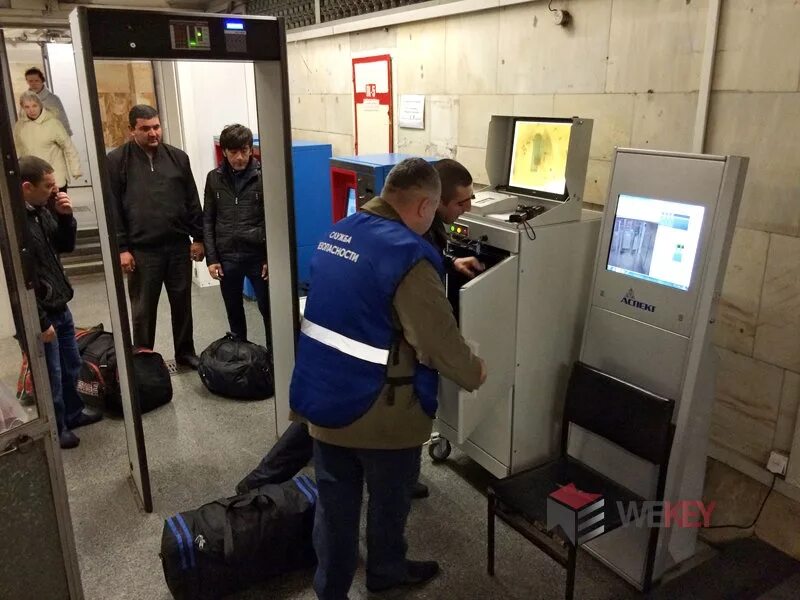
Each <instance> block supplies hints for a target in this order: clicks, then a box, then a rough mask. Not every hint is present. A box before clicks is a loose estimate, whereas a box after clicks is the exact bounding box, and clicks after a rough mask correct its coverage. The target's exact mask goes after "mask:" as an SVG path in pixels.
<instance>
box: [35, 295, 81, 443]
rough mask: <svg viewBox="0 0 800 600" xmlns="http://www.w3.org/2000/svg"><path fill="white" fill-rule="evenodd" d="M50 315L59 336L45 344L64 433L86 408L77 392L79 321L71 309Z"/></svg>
mask: <svg viewBox="0 0 800 600" xmlns="http://www.w3.org/2000/svg"><path fill="white" fill-rule="evenodd" d="M47 316H48V318H49V319H50V322H51V323H52V324H53V328H54V329H55V330H56V339H54V340H53V341H52V342H49V343H47V344H45V345H44V355H45V359H46V360H47V373H48V375H49V376H50V391H51V392H52V394H53V406H54V407H55V411H56V423H57V424H58V433H59V434H60V433H61V432H62V431H64V430H65V429H70V428H71V424H72V423H74V422H75V420H76V419H77V418H78V417H79V416H80V414H81V411H83V400H81V397H80V396H79V395H78V391H77V385H78V373H79V372H80V370H81V355H80V352H78V342H77V341H76V340H75V323H73V321H72V313H71V312H70V311H69V308H67V309H65V310H64V312H61V313H57V314H49V315H47Z"/></svg>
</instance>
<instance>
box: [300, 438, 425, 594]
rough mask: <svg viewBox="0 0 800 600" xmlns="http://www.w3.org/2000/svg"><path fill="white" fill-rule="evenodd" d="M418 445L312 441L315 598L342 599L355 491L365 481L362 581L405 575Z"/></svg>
mask: <svg viewBox="0 0 800 600" xmlns="http://www.w3.org/2000/svg"><path fill="white" fill-rule="evenodd" d="M419 464H420V448H409V449H406V450H359V449H353V448H343V447H341V446H332V445H330V444H324V443H322V442H319V441H316V440H315V441H314V467H315V471H316V477H317V487H318V489H319V502H318V504H317V510H316V516H315V521H314V549H315V550H316V552H317V560H318V564H317V572H316V574H315V576H314V590H315V591H316V593H317V597H318V598H320V600H346V598H347V593H348V591H349V590H350V585H351V584H352V582H353V576H354V575H355V571H356V564H357V562H358V534H359V522H360V515H361V495H362V491H363V485H364V481H365V480H366V482H367V490H368V492H369V502H368V507H367V585H370V586H378V585H382V584H392V583H396V582H398V581H400V580H402V579H403V578H404V577H405V575H406V550H407V546H406V541H405V527H406V519H407V518H408V513H409V510H410V508H411V486H412V485H413V484H414V482H415V481H416V480H417V477H418V476H419Z"/></svg>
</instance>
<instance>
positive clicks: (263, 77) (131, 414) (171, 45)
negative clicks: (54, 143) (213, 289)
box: [70, 7, 299, 512]
mask: <svg viewBox="0 0 800 600" xmlns="http://www.w3.org/2000/svg"><path fill="white" fill-rule="evenodd" d="M70 28H71V30H72V43H73V46H74V49H75V62H76V66H77V72H78V86H79V89H80V94H81V104H82V106H83V119H84V125H85V128H86V131H87V132H92V133H93V135H94V137H93V143H92V142H91V141H89V143H88V152H89V168H90V170H91V174H92V180H93V181H99V182H100V186H101V190H102V193H101V194H100V195H99V196H96V199H95V201H96V203H97V226H98V229H99V232H100V240H101V247H102V253H103V265H104V269H105V275H106V287H107V290H108V301H109V305H110V307H111V323H112V327H113V330H114V344H115V349H116V353H117V367H118V370H119V380H120V388H121V393H122V407H123V412H124V417H125V431H126V435H127V441H128V455H129V457H130V469H131V476H132V477H133V481H134V482H135V484H136V488H137V490H138V492H139V495H140V497H141V500H142V505H143V506H144V509H145V510H146V511H148V512H150V511H152V510H153V501H152V495H151V491H150V480H149V472H148V467H147V454H146V450H145V439H144V430H143V428H142V418H141V412H140V410H139V403H138V402H137V400H136V397H135V386H134V381H133V372H132V369H131V365H132V360H131V359H132V352H131V332H130V327H129V320H128V305H127V302H126V299H125V287H124V283H123V275H122V270H121V267H120V262H119V247H118V244H117V239H116V231H115V227H113V223H114V212H113V207H112V203H111V201H110V200H111V186H110V182H109V177H108V172H107V168H106V152H105V144H104V142H103V127H102V123H101V120H100V103H99V100H98V94H97V81H96V75H95V68H94V61H95V60H115V59H116V60H154V61H158V60H169V61H174V60H181V61H183V60H200V61H228V62H252V63H253V65H254V71H255V86H256V103H257V115H258V137H259V139H260V140H261V156H262V173H263V178H264V181H266V182H269V186H270V193H269V194H268V195H266V196H267V197H268V198H269V201H266V202H265V211H266V212H265V216H266V233H267V254H268V257H269V258H268V261H269V277H270V286H269V289H270V305H271V318H272V339H273V348H274V349H276V350H277V352H275V356H274V375H275V417H276V423H277V426H278V430H279V431H281V430H282V429H283V428H284V427H285V425H286V423H287V422H288V415H289V380H290V378H291V374H292V369H293V368H294V353H295V352H294V351H295V340H296V338H297V334H298V324H299V311H298V299H297V285H296V282H297V273H296V267H295V257H294V253H295V251H294V248H295V239H294V238H295V233H294V208H293V204H292V197H293V191H292V165H291V156H292V152H291V127H290V125H289V89H288V75H287V66H286V30H285V27H284V24H283V22H282V21H279V20H278V19H276V18H274V17H250V16H247V17H245V16H241V15H210V14H204V13H192V12H163V11H141V10H135V11H134V10H121V9H100V8H97V9H95V8H88V7H80V8H76V9H75V10H74V11H73V12H72V14H71V15H70Z"/></svg>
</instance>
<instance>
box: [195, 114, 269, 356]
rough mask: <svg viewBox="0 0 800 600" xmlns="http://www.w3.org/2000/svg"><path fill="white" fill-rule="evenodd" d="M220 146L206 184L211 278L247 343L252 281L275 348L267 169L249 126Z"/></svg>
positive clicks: (232, 128)
mask: <svg viewBox="0 0 800 600" xmlns="http://www.w3.org/2000/svg"><path fill="white" fill-rule="evenodd" d="M219 145H220V147H221V148H222V153H223V155H224V159H223V161H222V164H221V165H220V166H219V168H217V169H214V170H213V171H211V172H209V174H208V177H207V178H206V188H205V195H204V198H205V199H204V202H203V229H204V239H205V246H206V258H207V262H208V272H209V273H210V274H211V277H213V278H214V279H217V280H218V281H219V286H220V291H221V292H222V299H223V301H224V302H225V312H226V313H227V314H228V324H229V325H230V330H231V332H232V333H234V334H236V335H237V336H239V337H240V338H241V339H243V340H246V339H247V321H246V319H245V314H244V304H243V286H244V278H245V277H247V278H248V279H249V280H250V283H251V284H252V286H253V290H254V291H255V294H256V300H257V301H258V310H259V311H260V312H261V316H262V317H263V319H264V330H265V332H266V344H267V346H268V347H271V346H272V328H271V327H270V315H269V286H268V284H267V281H268V279H269V273H268V270H267V246H266V244H267V238H266V230H265V225H264V191H263V186H262V183H261V166H260V165H259V164H258V161H257V160H256V159H255V158H254V157H253V132H252V131H250V129H248V128H247V127H245V126H244V125H228V126H227V127H226V128H225V129H223V130H222V133H221V134H220V136H219Z"/></svg>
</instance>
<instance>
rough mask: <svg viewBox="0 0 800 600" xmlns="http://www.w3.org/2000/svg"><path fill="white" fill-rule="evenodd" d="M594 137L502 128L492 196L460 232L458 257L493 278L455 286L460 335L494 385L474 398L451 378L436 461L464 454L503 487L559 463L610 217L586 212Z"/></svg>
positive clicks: (492, 156)
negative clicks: (514, 477)
mask: <svg viewBox="0 0 800 600" xmlns="http://www.w3.org/2000/svg"><path fill="white" fill-rule="evenodd" d="M591 129H592V122H591V121H590V120H585V119H579V118H574V119H534V118H522V117H505V116H494V117H492V121H491V124H490V128H489V145H488V149H487V159H486V166H487V172H488V173H489V176H490V181H491V183H492V186H491V188H492V189H491V190H489V191H486V192H483V193H482V194H480V195H479V196H478V197H477V198H476V200H475V202H474V204H473V209H472V211H471V212H469V213H467V214H465V215H464V216H462V217H461V218H460V219H459V220H458V221H457V222H456V223H455V224H453V225H452V226H450V234H451V242H450V248H449V251H450V253H451V254H452V255H453V256H455V257H461V256H475V257H477V258H478V259H479V260H480V261H481V262H483V263H484V265H485V266H486V270H485V271H484V272H483V273H481V274H480V275H479V276H478V277H476V278H475V279H472V280H467V279H465V278H463V277H462V276H460V275H458V274H454V273H450V274H448V280H447V289H448V297H449V299H450V301H451V303H452V304H453V307H454V311H455V314H456V317H457V319H458V322H459V326H460V328H461V332H462V334H463V335H464V337H465V339H466V340H467V341H468V342H469V343H471V344H472V345H473V348H474V350H475V352H476V354H478V356H480V357H481V358H482V359H483V360H484V361H485V362H486V367H487V374H488V376H487V380H486V382H485V384H484V385H483V386H482V387H481V388H480V389H478V390H477V391H475V392H474V393H469V392H466V391H464V390H461V389H460V388H458V387H457V386H456V385H455V384H454V383H452V382H451V381H449V380H447V379H444V378H442V379H441V383H440V391H439V412H438V415H437V431H438V438H436V439H434V440H433V441H432V443H431V446H430V448H429V452H430V453H431V456H433V457H434V460H442V459H443V458H446V456H447V454H448V453H449V446H450V444H456V445H458V446H459V448H460V449H461V450H463V451H464V452H465V453H466V454H467V455H468V456H470V457H471V458H472V459H473V460H475V461H476V462H477V463H478V464H480V465H481V466H483V467H484V468H485V469H486V470H488V471H489V472H490V473H492V474H493V475H495V476H497V477H501V478H502V477H507V476H508V475H510V474H512V473H516V472H519V471H521V470H524V469H526V468H529V467H531V466H534V465H536V464H541V463H543V462H545V461H547V460H549V459H551V458H553V457H554V456H555V455H556V454H557V453H558V439H559V423H560V422H561V407H562V405H563V396H564V390H565V389H566V384H567V379H568V377H569V372H570V368H571V365H572V363H573V362H574V361H575V359H576V358H577V356H578V350H579V348H580V339H581V333H582V331H583V322H584V318H585V307H586V303H587V300H588V295H589V284H590V280H591V272H592V264H593V256H594V251H595V248H596V244H597V237H598V234H599V231H600V219H599V216H600V215H599V213H596V212H593V211H588V210H583V208H582V194H583V185H584V180H585V175H586V162H587V160H588V153H589V143H590V141H591ZM512 148H513V149H514V151H513V152H512ZM537 152H538V153H539V154H537ZM515 157H516V158H515ZM537 161H538V162H537ZM523 162H524V165H525V167H526V169H527V170H526V169H522V167H520V166H519V165H522V164H523ZM515 165H516V166H515ZM514 184H516V185H514ZM524 185H528V186H529V187H528V189H525V188H524V187H521V186H524Z"/></svg>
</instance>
